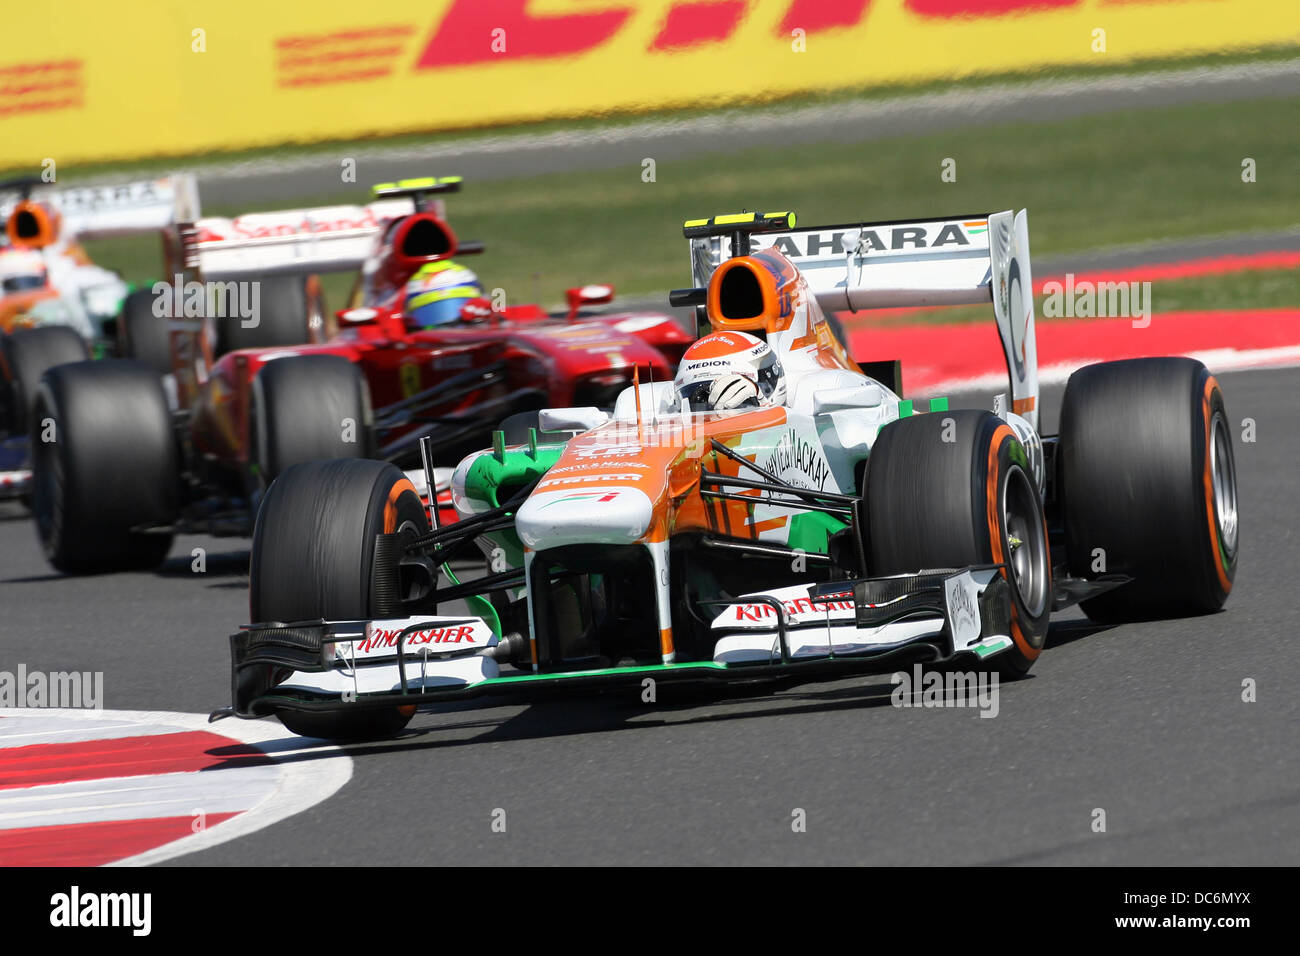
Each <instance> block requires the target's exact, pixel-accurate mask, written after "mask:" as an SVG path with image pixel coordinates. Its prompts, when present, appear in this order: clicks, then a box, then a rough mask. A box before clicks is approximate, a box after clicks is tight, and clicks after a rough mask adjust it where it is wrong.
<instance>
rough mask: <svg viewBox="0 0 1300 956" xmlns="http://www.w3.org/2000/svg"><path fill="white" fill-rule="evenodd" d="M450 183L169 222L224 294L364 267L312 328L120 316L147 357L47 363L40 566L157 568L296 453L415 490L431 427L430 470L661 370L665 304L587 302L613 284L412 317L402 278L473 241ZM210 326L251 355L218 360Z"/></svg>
mask: <svg viewBox="0 0 1300 956" xmlns="http://www.w3.org/2000/svg"><path fill="white" fill-rule="evenodd" d="M460 182H461V181H460V178H459V177H444V178H443V179H431V178H430V179H418V180H407V181H403V182H402V183H395V184H387V185H384V186H381V187H376V189H375V192H376V195H377V197H378V199H377V201H376V202H374V203H372V204H370V205H368V206H364V207H355V206H340V207H330V208H323V209H305V210H290V211H287V212H276V213H260V214H253V215H248V216H243V217H240V218H238V219H235V220H227V219H207V220H200V221H199V222H197V223H194V224H186V225H182V226H181V227H180V228H179V229H178V231H177V235H176V239H177V242H178V244H179V248H180V249H181V251H182V255H183V262H184V265H185V269H184V270H183V272H184V276H186V277H194V278H196V279H198V280H202V281H206V282H209V283H216V284H226V285H230V286H233V287H235V289H236V291H237V290H238V288H239V287H238V286H237V285H236V283H237V282H238V281H239V280H241V279H242V278H253V277H260V276H264V275H270V276H273V277H278V276H299V275H301V274H303V273H305V272H321V271H334V270H355V269H358V267H360V272H359V274H358V278H357V283H356V288H355V292H354V294H353V298H352V301H351V303H350V307H349V308H348V309H345V310H343V311H341V312H339V313H338V319H337V321H338V323H339V328H338V329H337V330H335V329H334V328H333V323H332V322H327V321H324V320H323V318H322V306H321V305H320V303H319V298H318V297H317V298H316V299H314V300H313V301H314V302H315V306H314V308H312V309H310V310H309V313H308V316H307V320H306V324H305V325H304V318H303V314H302V310H301V309H297V310H295V309H288V308H284V307H283V306H282V305H281V304H280V303H269V304H268V303H264V305H263V308H262V312H263V313H264V314H263V315H262V316H260V321H258V322H257V323H255V324H253V325H252V327H249V328H246V327H245V323H243V322H242V321H239V320H238V319H237V318H236V317H233V316H231V317H226V318H223V319H219V320H217V321H216V322H215V324H214V323H213V322H206V321H197V322H196V321H193V320H190V319H188V317H187V316H175V317H173V318H172V319H171V320H170V321H168V322H163V321H160V320H158V319H157V318H154V317H152V316H149V317H147V318H148V319H149V320H151V321H146V322H143V323H141V324H139V325H137V324H136V323H135V320H134V319H135V317H134V316H132V315H128V316H127V317H126V321H127V323H128V327H129V330H130V337H131V340H132V341H133V342H134V343H135V345H136V349H135V352H134V353H133V354H135V355H137V356H139V358H140V359H143V361H135V362H123V361H117V362H108V363H103V362H101V363H81V364H75V365H66V366H62V367H59V368H57V369H55V370H54V371H52V372H51V373H50V374H49V375H48V376H47V377H46V379H45V381H44V382H43V383H42V385H41V389H40V392H39V395H38V396H37V398H36V414H37V415H38V416H39V417H41V418H42V419H44V418H49V419H52V420H53V421H54V422H55V423H56V426H57V427H58V429H59V440H58V441H57V442H51V443H43V444H40V445H38V446H36V447H35V449H34V472H35V487H34V494H33V510H34V512H35V516H36V522H37V528H38V531H39V534H40V538H41V541H42V544H43V545H44V548H45V552H46V554H47V556H48V558H49V560H50V562H51V563H52V564H53V565H54V566H55V567H56V568H59V569H60V570H63V571H67V572H84V571H98V570H108V569H117V568H124V567H132V566H136V567H141V566H143V567H148V566H153V565H156V564H158V563H159V562H160V561H161V560H162V559H163V558H164V557H165V556H166V554H167V552H168V550H169V548H170V546H171V541H172V536H173V535H174V534H175V533H176V532H178V531H186V530H201V531H205V532H208V533H212V534H234V535H242V534H247V533H248V532H249V530H250V528H251V524H252V515H253V513H254V511H255V510H256V506H257V502H258V501H259V500H260V497H261V495H262V494H263V492H264V491H265V489H266V488H267V487H268V486H269V485H270V484H271V483H272V482H273V481H274V480H275V478H276V476H277V475H279V474H280V473H281V472H282V471H284V470H285V469H286V468H287V467H289V466H290V465H293V464H295V463H300V462H307V461H313V460H317V459H328V458H340V457H355V458H367V457H378V458H383V459H386V460H389V461H393V462H396V463H397V464H399V465H400V466H402V467H406V468H410V469H413V471H412V474H413V475H414V476H416V477H417V480H419V481H420V482H421V483H423V475H424V471H423V469H420V470H414V469H416V468H417V467H418V466H419V465H420V464H421V462H420V457H419V450H418V441H419V439H420V438H421V437H431V438H433V439H434V440H433V441H432V442H431V443H429V444H427V445H426V446H425V447H426V450H428V451H429V452H430V453H431V455H432V461H433V462H435V463H438V462H445V463H446V464H448V465H454V464H455V462H456V461H457V460H458V459H459V458H460V457H461V456H462V455H463V454H464V453H465V452H466V451H468V450H470V449H473V448H476V447H480V446H481V445H482V444H483V443H484V442H486V441H487V440H488V436H489V435H490V433H491V430H492V429H493V428H494V427H496V426H497V424H498V423H500V422H501V421H502V419H504V418H508V417H509V416H510V415H512V414H514V413H519V412H521V411H526V410H530V409H531V410H535V409H537V408H539V407H541V406H544V405H555V404H573V403H575V402H578V403H591V404H595V405H602V406H608V405H611V404H612V402H613V399H614V396H616V395H617V394H618V392H619V391H621V390H622V389H623V387H624V386H625V385H626V383H627V382H628V381H630V379H631V378H632V376H633V372H634V370H635V369H636V368H638V367H640V368H641V369H642V370H643V371H645V372H647V373H648V374H650V375H652V376H653V377H655V378H658V379H660V380H662V379H665V378H667V377H670V376H671V374H672V371H673V369H674V367H675V365H676V361H677V358H678V357H679V356H680V355H681V353H682V351H684V349H685V347H686V345H687V344H688V343H689V341H690V338H689V336H688V335H687V333H686V332H685V331H684V330H683V329H682V328H681V327H680V326H679V325H678V324H677V322H676V320H675V319H673V317H672V316H670V315H666V314H662V313H644V312H637V313H611V314H604V315H599V316H591V315H586V314H583V313H581V311H580V310H581V307H582V306H584V305H589V304H596V303H602V302H607V301H609V299H610V297H611V296H612V295H613V290H612V288H611V287H609V286H585V287H579V288H575V289H572V290H570V296H569V300H570V301H569V309H568V311H567V312H566V313H561V314H559V315H554V316H552V315H549V314H548V313H546V312H545V311H544V310H542V309H541V308H539V307H538V306H535V305H524V306H514V307H509V308H497V307H495V306H494V305H493V304H492V303H491V302H490V301H488V300H487V299H482V298H480V299H473V300H470V301H469V303H468V304H467V305H466V308H465V310H464V311H463V312H462V313H461V321H460V322H458V323H453V324H452V325H450V326H438V327H435V328H428V329H422V328H419V327H416V326H415V325H414V324H413V323H412V322H411V320H410V319H409V317H408V316H407V315H406V314H405V311H404V291H405V288H406V284H407V282H408V280H409V279H410V278H411V277H412V276H413V275H414V274H415V273H416V271H417V270H419V269H420V268H421V267H423V266H426V265H428V264H430V263H435V262H440V261H443V260H447V259H450V258H451V257H453V256H458V255H467V254H470V253H477V252H481V251H482V249H483V247H482V244H481V243H474V242H470V243H467V242H461V241H460V240H459V239H458V238H457V237H456V235H455V233H454V232H453V231H452V229H451V227H450V226H449V225H448V224H447V222H446V219H445V218H444V213H443V207H442V203H441V201H440V200H433V199H431V198H430V197H431V196H433V195H434V194H439V193H449V192H454V191H457V190H458V189H459V188H460ZM187 287H188V282H187ZM178 298H180V296H179V295H178ZM214 336H215V338H216V339H219V340H225V341H229V340H233V339H236V338H238V339H242V341H240V342H239V343H238V344H239V345H241V346H249V347H239V348H235V349H233V350H229V351H227V352H225V354H222V355H221V356H220V357H219V358H218V357H217V356H216V353H217V352H218V351H221V350H220V349H218V348H216V347H215V344H214ZM146 337H148V341H149V342H150V343H151V344H150V345H149V346H148V347H147V348H146V347H144V346H143V345H142V344H141V343H142V342H143V341H145V339H146ZM251 346H259V347H251ZM160 373H162V377H161V379H160ZM169 398H170V400H169ZM445 474H446V475H448V476H449V474H450V469H446V472H445ZM444 484H445V482H444ZM431 487H433V488H435V489H436V487H437V484H436V482H435V485H433V486H431ZM435 495H436V490H435Z"/></svg>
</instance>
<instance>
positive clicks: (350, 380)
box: [249, 355, 374, 488]
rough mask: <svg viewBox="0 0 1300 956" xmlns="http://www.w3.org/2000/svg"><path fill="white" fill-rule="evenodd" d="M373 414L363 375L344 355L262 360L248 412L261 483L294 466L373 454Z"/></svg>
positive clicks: (296, 356) (266, 482)
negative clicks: (263, 363)
mask: <svg viewBox="0 0 1300 956" xmlns="http://www.w3.org/2000/svg"><path fill="white" fill-rule="evenodd" d="M372 418H373V415H372V413H371V407H370V389H369V387H368V386H367V385H366V380H365V376H364V375H362V373H361V369H360V368H358V367H357V366H356V365H353V364H352V363H351V362H349V361H348V360H347V359H345V358H343V357H342V356H340V355H294V356H289V357H286V358H279V359H275V360H274V361H272V362H268V363H267V364H266V365H263V366H262V368H261V369H259V370H258V373H257V376H256V377H255V378H254V379H253V388H252V408H251V412H250V415H249V448H250V451H251V455H252V461H253V463H254V464H255V465H256V469H257V470H256V475H255V478H256V480H257V481H258V482H259V483H260V487H262V488H266V487H268V486H269V485H270V484H271V482H273V481H274V480H275V479H276V477H277V476H279V475H280V474H282V473H283V472H284V471H285V469H287V468H289V467H290V466H291V465H297V464H302V463H303V462H308V461H322V460H325V459H329V458H369V457H370V456H371V455H373V454H374V447H373V445H374V439H373V432H374V428H373V422H372ZM349 421H350V422H351V423H352V425H351V427H350V428H349V426H348V425H347V424H346V423H347V422H349ZM349 439H351V440H349Z"/></svg>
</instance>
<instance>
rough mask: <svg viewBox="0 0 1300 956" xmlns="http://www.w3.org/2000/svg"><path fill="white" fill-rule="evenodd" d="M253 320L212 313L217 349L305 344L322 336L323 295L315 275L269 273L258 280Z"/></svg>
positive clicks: (240, 316) (231, 350) (221, 350)
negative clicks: (246, 323) (247, 324)
mask: <svg viewBox="0 0 1300 956" xmlns="http://www.w3.org/2000/svg"><path fill="white" fill-rule="evenodd" d="M257 282H258V299H257V306H258V308H257V315H256V316H255V324H252V325H250V326H245V324H244V323H245V322H247V321H249V320H248V319H247V318H245V317H243V316H242V315H227V316H215V317H214V319H213V321H214V322H215V323H216V351H217V354H218V355H225V354H226V353H227V352H233V351H235V350H236V349H259V348H272V347H280V346H291V345H305V344H306V343H308V342H312V341H316V340H319V339H322V338H323V337H324V323H325V315H326V311H325V298H324V295H323V294H322V292H321V286H320V279H318V278H317V277H316V276H269V277H266V278H263V279H259V280H257Z"/></svg>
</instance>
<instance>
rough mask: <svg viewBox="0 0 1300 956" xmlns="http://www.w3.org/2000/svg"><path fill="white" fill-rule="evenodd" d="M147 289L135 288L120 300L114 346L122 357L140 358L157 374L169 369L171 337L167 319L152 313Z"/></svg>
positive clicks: (150, 296)
mask: <svg viewBox="0 0 1300 956" xmlns="http://www.w3.org/2000/svg"><path fill="white" fill-rule="evenodd" d="M153 304H154V295H153V292H152V291H151V290H150V289H136V290H135V291H134V292H131V293H130V294H128V295H127V297H126V299H125V300H124V301H123V302H122V314H121V315H120V316H118V320H117V347H118V351H120V352H121V353H122V356H123V357H124V358H131V359H136V360H137V361H139V362H143V363H144V364H145V365H148V366H149V367H150V368H151V369H153V370H154V371H155V372H157V373H158V374H159V375H168V374H170V373H171V371H172V350H171V338H170V333H169V331H168V328H167V319H166V318H165V317H160V316H157V315H154V313H153Z"/></svg>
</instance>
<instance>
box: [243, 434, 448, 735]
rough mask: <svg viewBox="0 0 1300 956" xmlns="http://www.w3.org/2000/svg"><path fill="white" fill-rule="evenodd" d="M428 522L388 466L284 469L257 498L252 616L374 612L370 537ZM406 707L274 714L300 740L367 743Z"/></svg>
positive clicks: (350, 616) (393, 727) (406, 715)
mask: <svg viewBox="0 0 1300 956" xmlns="http://www.w3.org/2000/svg"><path fill="white" fill-rule="evenodd" d="M428 529H429V520H428V516H427V514H426V512H425V510H424V506H423V504H422V503H421V502H420V497H419V495H418V494H417V493H416V491H415V487H414V486H413V485H412V484H411V483H410V481H409V480H407V478H406V477H405V476H404V475H403V474H402V472H401V471H400V470H398V469H397V468H396V467H395V466H393V465H390V464H387V463H385V462H379V461H365V460H361V461H358V460H355V459H339V460H333V461H314V462H309V463H307V464H301V465H294V466H292V467H290V468H288V469H286V470H285V472H284V473H283V474H282V475H281V476H280V477H279V478H278V479H276V481H275V483H274V484H273V485H271V488H270V490H269V491H268V492H267V494H266V497H265V498H264V499H263V500H262V506H261V508H260V509H259V511H258V515H257V524H256V527H255V528H254V530H253V545H252V552H251V555H250V560H249V571H248V586H249V614H250V617H251V620H254V621H296V620H308V619H315V618H322V617H323V618H325V619H327V620H365V619H369V618H371V617H374V616H375V614H376V610H377V609H376V608H375V607H374V599H373V595H372V590H371V574H372V562H373V558H374V543H375V536H376V535H378V534H381V533H392V532H394V531H402V532H404V533H408V534H421V533H424V532H425V531H427V530H428ZM380 610H382V609H380ZM404 711H405V712H404ZM411 713H412V712H411V711H409V710H405V709H398V708H379V709H358V710H357V711H355V712H352V713H348V712H341V711H329V712H323V713H307V712H304V711H294V710H287V709H281V710H278V711H277V712H276V716H278V717H279V718H280V722H281V723H283V724H284V726H285V727H286V728H288V729H289V730H290V731H291V732H293V733H295V734H298V735H300V736H303V737H320V738H323V739H326V740H374V739H380V738H384V737H391V736H393V735H394V734H396V733H398V732H399V731H401V729H402V728H403V727H405V726H406V724H407V723H408V722H409V721H410V719H411Z"/></svg>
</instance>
